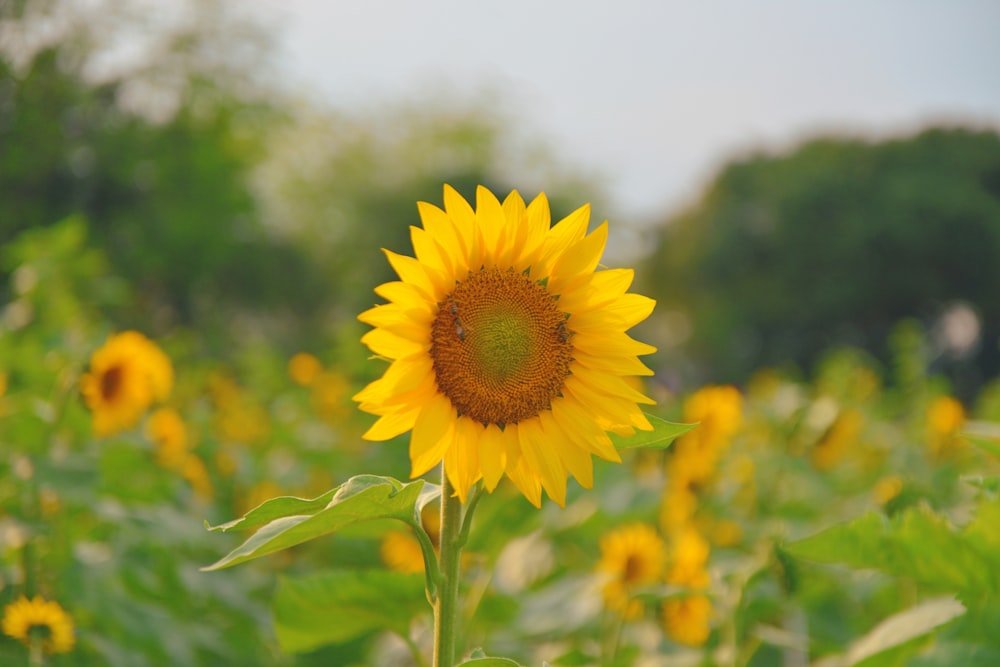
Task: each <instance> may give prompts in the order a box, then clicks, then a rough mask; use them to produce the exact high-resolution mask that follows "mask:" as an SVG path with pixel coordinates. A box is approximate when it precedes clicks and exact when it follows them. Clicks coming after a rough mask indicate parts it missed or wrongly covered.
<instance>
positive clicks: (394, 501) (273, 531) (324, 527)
mask: <svg viewBox="0 0 1000 667" xmlns="http://www.w3.org/2000/svg"><path fill="white" fill-rule="evenodd" d="M425 486H426V487H428V488H427V489H425V488H424V487H425ZM439 493H440V489H439V488H437V487H436V486H434V485H431V484H427V483H426V482H425V481H424V480H422V479H418V480H416V481H413V482H409V483H406V484H404V483H403V482H400V481H399V480H397V479H393V478H392V477H380V476H378V475H357V476H355V477H352V478H350V479H349V480H347V481H346V482H344V483H343V484H341V485H340V486H339V487H337V488H335V489H331V490H330V491H328V492H326V493H324V494H323V495H321V496H319V497H318V498H314V499H312V500H305V499H302V498H289V497H282V498H273V499H271V500H269V501H267V502H265V503H263V504H261V505H260V506H258V507H256V508H254V509H252V510H251V511H250V512H248V513H247V515H246V516H244V517H243V518H241V519H237V520H235V521H230V522H229V523H225V524H221V525H219V526H212V527H210V528H209V530H212V531H221V532H227V531H230V530H237V529H238V530H243V529H252V528H259V530H258V531H257V532H256V533H254V534H253V535H251V536H250V537H249V538H248V539H247V540H246V541H245V542H243V544H241V545H240V546H238V547H236V548H235V549H233V550H232V551H231V552H230V553H229V554H228V555H226V556H225V557H223V558H222V559H220V560H219V561H217V562H216V563H214V564H212V565H209V566H208V567H205V568H202V569H203V570H205V571H211V570H220V569H222V568H225V567H231V566H233V565H238V564H239V563H244V562H246V561H248V560H253V559H254V558H259V557H261V556H266V555H267V554H272V553H274V552H276V551H281V550H282V549H287V548H289V547H292V546H295V545H297V544H302V543H303V542H308V541H309V540H313V539H316V538H317V537H322V536H324V535H328V534H330V533H333V532H336V531H338V530H340V529H341V528H345V527H347V526H350V525H353V524H356V523H360V522H362V521H372V520H375V519H398V520H399V521H403V522H405V523H408V524H410V525H414V526H416V525H419V513H420V510H421V509H422V508H423V506H424V505H425V504H426V503H427V502H429V501H430V500H432V499H433V498H434V497H436V496H437V495H438V494H439Z"/></svg>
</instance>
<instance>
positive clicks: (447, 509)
mask: <svg viewBox="0 0 1000 667" xmlns="http://www.w3.org/2000/svg"><path fill="white" fill-rule="evenodd" d="M453 493H454V488H453V487H452V486H451V482H450V481H449V480H448V475H447V474H446V473H445V471H444V465H443V464H442V466H441V541H440V544H439V549H440V554H441V555H440V557H439V558H440V570H441V582H440V586H439V587H438V592H437V593H438V594H437V600H436V601H435V604H434V667H454V665H455V657H456V653H457V644H458V641H457V640H458V581H459V563H460V561H461V555H462V543H461V533H460V531H461V527H462V501H460V500H459V499H458V498H456V497H453V496H452V494H453Z"/></svg>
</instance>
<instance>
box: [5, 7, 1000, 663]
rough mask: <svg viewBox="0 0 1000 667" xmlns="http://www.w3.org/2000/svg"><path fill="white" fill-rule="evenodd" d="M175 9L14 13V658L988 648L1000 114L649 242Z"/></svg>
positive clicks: (497, 120)
mask: <svg viewBox="0 0 1000 667" xmlns="http://www.w3.org/2000/svg"><path fill="white" fill-rule="evenodd" d="M188 4H190V5H191V7H189V9H190V10H191V11H192V12H193V14H192V16H194V17H195V19H196V20H192V21H190V22H188V23H184V22H179V23H177V24H176V25H172V26H168V27H166V28H163V27H162V26H161V27H160V28H161V29H162V30H164V31H165V32H164V34H162V35H154V37H157V39H153V40H152V42H153V44H154V46H155V47H156V49H154V50H153V51H152V56H151V57H150V53H145V56H146V59H145V60H144V59H143V58H141V57H139V56H136V57H135V58H132V55H135V54H134V52H133V50H130V49H138V48H139V47H138V46H137V45H138V44H139V42H141V41H142V40H141V39H138V40H137V39H136V38H135V35H139V34H145V33H142V30H145V29H147V28H150V26H152V23H147V22H146V20H145V8H141V7H140V6H139V5H138V4H134V3H133V5H129V3H122V6H125V5H129V6H131V7H132V9H134V10H136V11H135V13H134V15H133V14H132V13H129V12H124V11H122V12H120V13H116V12H115V11H112V10H111V9H108V8H109V7H111V6H112V5H115V6H117V3H110V2H106V1H105V0H97V1H96V2H82V3H81V2H75V0H15V1H14V2H10V3H0V666H3V667H7V666H8V665H11V666H16V665H25V666H38V665H52V666H54V667H59V666H67V667H68V666H74V665H75V666H81V667H90V666H98V665H99V666H101V667H145V666H154V667H160V666H169V667H202V666H204V667H217V666H220V665H225V666H228V665H234V666H235V665H238V666H240V667H253V666H256V665H260V666H261V667H263V666H268V667H270V666H277V667H312V666H315V667H319V666H320V665H322V666H329V665H335V666H337V667H362V666H377V667H383V666H387V667H457V666H459V665H463V666H465V667H543V666H548V667H710V666H719V667H852V666H855V665H856V666H859V667H904V666H915V667H949V666H953V665H961V666H962V667H995V666H996V665H1000V638H998V636H997V628H1000V379H998V374H1000V345H998V341H1000V309H998V308H1000V301H998V300H997V298H996V296H997V294H1000V264H998V263H997V262H996V258H997V257H1000V179H998V175H1000V134H998V133H997V132H996V131H993V130H990V129H984V128H982V127H977V128H948V127H938V128H928V129H926V130H922V131H920V132H919V133H917V134H915V135H913V136H908V137H903V138H898V137H897V138H893V139H891V140H886V141H875V140H872V141H867V140H866V141H859V140H853V139H848V138H843V137H832V138H822V139H817V140H814V141H807V142H805V143H804V144H802V145H801V146H799V147H798V148H796V149H794V150H793V151H791V152H790V153H788V154H780V155H778V154H775V155H752V156H748V157H744V158H739V159H734V160H733V161H732V162H730V163H729V164H727V165H725V166H724V167H723V168H722V169H721V170H720V171H719V172H718V174H717V175H716V176H715V177H714V178H713V179H712V180H711V181H710V182H709V183H707V184H705V189H704V192H703V195H702V197H701V198H700V199H699V200H698V201H697V202H695V203H694V204H692V207H691V208H690V209H688V210H684V211H681V212H677V213H673V214H670V215H663V216H662V217H661V218H659V219H656V220H651V221H646V226H645V227H643V228H641V229H640V228H639V225H638V224H637V223H636V222H635V221H628V220H623V219H622V216H620V215H616V214H614V211H613V207H612V206H610V205H609V204H608V203H607V200H608V199H609V196H608V193H607V190H606V188H605V186H604V184H602V182H601V180H600V179H599V178H595V177H594V176H593V175H589V174H583V173H581V172H580V171H578V170H575V169H574V168H572V167H571V166H568V165H566V164H563V163H561V162H560V161H559V160H556V159H554V158H553V157H552V156H549V155H546V154H545V151H544V150H542V149H540V148H539V146H543V145H544V144H545V142H544V141H541V140H539V141H535V140H533V139H532V138H529V139H528V140H527V141H526V140H525V138H524V136H523V133H521V132H520V130H521V128H518V127H517V124H516V123H514V122H512V121H511V120H510V119H508V118H505V117H504V116H503V115H502V113H500V112H498V111H496V110H495V109H494V106H496V105H494V104H493V102H492V101H491V100H486V101H485V102H484V103H482V104H476V103H473V104H469V105H467V106H465V107H460V106H459V105H455V104H452V103H451V102H450V101H446V102H444V103H441V102H440V101H439V100H427V101H426V102H425V101H420V102H419V103H417V104H400V105H399V106H398V107H392V108H385V109H378V110H377V112H376V111H373V110H361V111H358V112H356V113H353V114H351V113H346V112H344V111H342V110H340V111H333V110H331V109H328V108H325V107H323V106H322V105H319V104H317V103H315V102H311V101H303V100H302V98H301V97H300V96H299V95H298V94H297V93H294V94H293V93H292V92H289V91H287V90H286V89H283V88H281V87H280V86H278V85H276V84H274V83H273V82H270V83H269V82H267V81H266V77H263V75H261V72H264V71H265V70H266V67H265V65H266V64H267V63H268V62H269V59H268V57H267V51H266V48H265V42H266V40H263V39H260V38H261V35H262V33H264V34H266V33H267V32H268V31H267V30H266V29H265V28H267V26H265V27H263V28H262V27H261V26H259V25H256V26H254V25H249V24H245V23H242V22H241V19H240V18H239V17H238V16H235V15H233V14H230V13H228V12H231V11H235V10H233V9H231V7H232V6H235V5H237V4H240V3H225V2H223V1H222V0H199V2H192V3H188ZM96 6H103V7H105V9H108V11H107V12H101V11H94V10H93V9H92V7H96ZM88 7H90V8H91V9H89V10H88ZM57 10H58V11H57ZM74 12H77V13H74ZM199 12H201V13H199ZM53 17H63V18H64V19H65V20H63V18H60V20H58V21H57V20H54V18H53ZM66 17H68V18H66ZM137 28H141V29H142V30H137ZM171 31H173V32H171ZM154 32H155V31H154ZM122 35H124V38H123V39H124V41H116V40H121V39H122ZM147 37H148V35H147ZM160 38H162V39H160ZM122 43H124V44H125V45H126V46H127V47H128V48H126V49H124V50H123V51H122V52H121V53H125V54H126V56H127V57H125V58H123V57H122V56H121V54H120V53H118V52H116V51H115V50H114V48H113V47H114V45H115V44H118V45H119V46H120V45H121V44H122ZM140 50H141V49H140ZM109 53H110V55H109ZM115 53H118V55H115ZM116 58H117V60H116ZM133 61H134V62H133ZM109 62H110V63H112V64H116V66H117V68H113V67H109V66H108V63H109ZM102 67H103V68H104V69H102ZM95 72H97V73H98V74H100V76H98V74H95ZM432 102H433V103H432ZM435 103H436V105H435ZM525 142H526V143H527V144H528V146H527V148H525V146H524V144H525ZM943 164H944V165H947V166H948V168H947V169H944V170H942V168H941V165H943ZM543 192H544V194H543ZM586 202H591V203H590V204H588V203H586ZM605 217H607V218H608V220H607V221H605V220H604V218H605ZM630 225H631V226H630ZM647 241H648V242H647Z"/></svg>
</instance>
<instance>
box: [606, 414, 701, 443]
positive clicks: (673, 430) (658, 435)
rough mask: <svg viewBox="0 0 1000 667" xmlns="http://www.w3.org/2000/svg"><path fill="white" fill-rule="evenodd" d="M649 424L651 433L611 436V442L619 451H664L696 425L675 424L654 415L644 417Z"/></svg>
mask: <svg viewBox="0 0 1000 667" xmlns="http://www.w3.org/2000/svg"><path fill="white" fill-rule="evenodd" d="M646 418H647V419H648V420H649V423H650V424H652V425H653V430H652V431H636V432H635V435H631V436H628V437H624V436H620V435H615V434H614V433H612V434H611V440H612V442H614V443H615V446H616V447H618V448H619V449H637V448H640V447H648V448H650V449H666V448H667V447H669V446H670V445H671V443H673V441H674V440H676V439H677V438H679V437H680V436H682V435H684V434H685V433H687V432H688V431H690V430H691V429H693V428H695V427H697V426H698V425H697V424H675V423H673V422H668V421H667V420H666V419H661V418H660V417H657V416H656V415H648V414H647V415H646Z"/></svg>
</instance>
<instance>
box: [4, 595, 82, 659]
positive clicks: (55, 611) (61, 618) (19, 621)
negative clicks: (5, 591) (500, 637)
mask: <svg viewBox="0 0 1000 667" xmlns="http://www.w3.org/2000/svg"><path fill="white" fill-rule="evenodd" d="M0 626H2V628H3V632H4V634H5V635H8V636H10V637H13V638H14V639H16V640H18V641H20V642H21V643H23V644H24V645H25V646H30V645H31V643H32V641H33V638H34V637H35V636H36V633H37V637H38V640H39V641H40V642H41V648H42V650H43V651H45V652H46V653H67V652H69V651H71V650H73V646H74V645H75V644H76V636H75V635H74V634H73V619H72V618H71V617H70V615H69V614H67V613H66V611H65V610H64V609H63V608H62V607H61V606H60V605H59V603H58V602H55V601H53V600H46V599H44V598H42V597H41V596H40V595H36V596H35V597H34V598H32V599H30V600H29V599H28V598H26V597H24V596H23V595H22V596H21V597H20V598H18V599H17V600H15V601H14V602H11V603H10V604H8V605H7V606H6V607H4V613H3V621H2V622H0Z"/></svg>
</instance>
